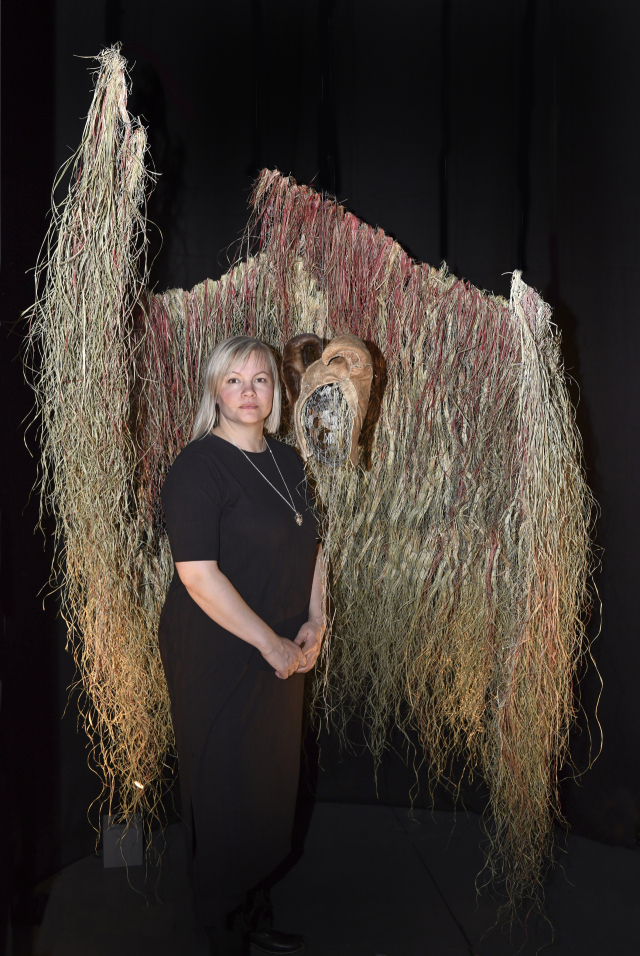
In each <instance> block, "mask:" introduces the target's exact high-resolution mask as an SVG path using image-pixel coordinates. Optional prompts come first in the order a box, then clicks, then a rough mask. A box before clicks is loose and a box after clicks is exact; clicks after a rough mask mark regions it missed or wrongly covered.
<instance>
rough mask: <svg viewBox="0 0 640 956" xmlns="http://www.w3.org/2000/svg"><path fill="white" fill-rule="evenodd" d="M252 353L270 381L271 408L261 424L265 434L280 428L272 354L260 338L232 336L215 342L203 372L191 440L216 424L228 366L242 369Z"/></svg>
mask: <svg viewBox="0 0 640 956" xmlns="http://www.w3.org/2000/svg"><path fill="white" fill-rule="evenodd" d="M253 352H259V353H260V355H261V356H263V358H264V359H265V361H266V363H267V366H268V368H269V371H270V373H271V378H272V379H273V405H272V406H271V412H270V414H269V416H268V418H267V420H266V421H265V423H264V424H265V428H266V429H267V431H268V432H271V433H274V432H277V430H278V428H279V427H280V410H281V407H282V392H281V389H280V375H279V373H278V366H277V364H276V359H275V355H274V354H273V352H272V351H271V349H270V348H269V346H268V345H266V344H265V343H264V342H261V341H260V339H253V338H251V337H250V336H248V335H233V336H232V337H231V338H229V339H224V340H223V341H222V342H218V344H217V345H216V347H215V348H214V350H213V352H212V353H211V355H210V356H209V358H208V360H207V367H206V369H205V373H204V391H203V395H202V401H201V402H200V406H199V408H198V411H197V412H196V417H195V421H194V423H193V431H192V433H191V441H195V439H196V438H202V436H203V435H208V434H209V432H211V431H213V429H214V428H215V427H216V425H217V424H218V393H219V391H220V386H221V385H222V380H223V378H224V377H225V375H226V374H227V372H228V371H229V369H230V368H231V366H232V365H235V364H236V363H237V364H238V365H239V366H240V368H243V367H244V366H245V365H246V363H247V359H248V358H249V356H250V355H251V354H252V353H253Z"/></svg>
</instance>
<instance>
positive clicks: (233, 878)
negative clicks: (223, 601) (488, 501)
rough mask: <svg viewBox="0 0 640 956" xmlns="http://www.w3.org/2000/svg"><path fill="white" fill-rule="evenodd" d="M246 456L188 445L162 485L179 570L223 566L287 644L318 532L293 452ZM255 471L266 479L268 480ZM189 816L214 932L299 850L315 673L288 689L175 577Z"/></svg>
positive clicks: (202, 907) (198, 878) (304, 596)
mask: <svg viewBox="0 0 640 956" xmlns="http://www.w3.org/2000/svg"><path fill="white" fill-rule="evenodd" d="M267 441H268V443H269V447H270V449H271V451H272V452H273V455H274V456H275V459H276V461H277V463H278V466H279V467H280V471H281V472H282V476H283V478H284V480H285V482H286V485H287V487H288V488H289V490H290V492H291V494H292V496H293V500H294V504H295V506H296V508H297V510H298V511H299V512H300V513H301V514H302V515H303V522H302V525H301V526H298V524H297V523H296V521H295V515H294V512H293V510H292V508H291V506H290V505H289V504H288V503H286V502H285V501H283V499H282V498H280V497H279V495H278V494H276V492H275V491H274V489H273V488H271V487H270V486H269V484H268V483H267V482H266V481H265V479H264V478H263V477H262V475H264V476H265V477H266V478H268V479H269V481H270V482H271V483H272V484H273V485H274V486H275V488H277V489H278V490H279V491H280V492H281V493H282V494H283V495H284V497H285V498H287V500H288V495H287V492H286V489H285V488H284V487H283V483H282V478H281V477H280V475H279V473H278V470H277V468H276V466H275V464H274V460H273V458H272V456H271V454H270V453H269V451H268V450H266V451H264V452H258V453H247V455H248V458H249V459H250V460H247V458H245V456H244V455H243V454H242V452H241V451H240V450H239V449H238V448H237V447H236V446H234V445H232V444H231V443H230V442H227V441H225V440H224V439H222V438H219V437H218V436H216V435H207V436H205V437H203V438H201V439H197V440H195V441H192V442H190V443H189V444H188V445H187V446H186V448H185V449H184V450H183V451H182V452H181V453H180V454H179V455H178V457H177V458H176V460H175V462H174V464H173V466H172V467H171V469H170V470H169V472H168V474H167V477H166V479H165V482H164V485H163V488H162V506H163V510H164V515H165V521H166V526H167V531H168V535H169V543H170V545H171V552H172V555H173V559H174V561H211V560H217V561H218V566H219V568H220V570H221V571H222V572H223V573H224V574H225V575H226V576H227V577H228V578H229V580H230V581H231V583H232V584H233V585H234V587H235V588H236V589H237V591H238V592H239V593H240V595H241V596H242V597H243V598H244V600H245V601H246V602H247V604H248V605H249V607H250V608H252V610H254V611H255V612H256V614H258V615H259V616H260V617H261V618H262V619H263V620H264V621H265V622H266V623H267V624H268V625H269V626H270V627H271V628H272V629H273V630H274V631H275V632H276V634H279V635H280V636H281V637H287V638H289V639H290V640H293V639H294V638H295V637H296V635H297V633H298V630H299V629H300V627H301V625H302V624H303V623H304V622H305V621H306V620H308V614H309V599H310V595H311V584H312V581H313V571H314V564H315V557H316V550H317V546H318V526H317V519H316V516H315V512H314V508H313V502H312V499H311V497H310V494H309V490H308V487H307V483H306V479H305V475H304V469H303V466H302V463H301V461H300V459H299V458H298V455H297V454H296V452H295V451H294V449H293V448H290V447H289V446H288V445H285V444H283V443H281V442H278V441H275V440H274V439H272V438H269V439H267ZM254 464H255V466H256V467H257V469H259V471H260V472H261V473H262V475H261V474H259V473H258V471H257V470H256V468H254ZM159 639H160V652H161V656H162V663H163V665H164V670H165V674H166V677H167V684H168V688H169V696H170V699H171V714H172V719H173V726H174V730H175V736H176V745H177V750H178V760H179V773H180V789H181V795H182V806H183V814H184V817H185V819H186V821H187V823H188V825H189V826H190V828H191V832H192V836H193V848H194V857H193V863H194V874H195V882H196V903H197V907H198V910H199V919H200V921H201V922H202V923H203V924H205V925H208V924H214V923H216V922H217V921H218V920H219V919H220V918H221V916H222V914H224V913H225V912H229V911H230V910H232V909H233V908H235V907H236V906H237V905H239V904H240V903H242V902H243V898H244V895H245V894H246V891H247V890H248V889H250V888H251V887H252V886H254V885H255V884H256V883H258V882H259V881H260V880H261V879H263V878H264V877H266V876H267V875H268V874H269V873H270V872H271V870H272V869H273V868H274V867H275V866H276V865H277V864H278V863H279V862H280V861H281V860H282V859H283V858H284V857H285V856H286V855H287V853H288V852H289V849H290V839H291V829H292V823H293V813H294V808H295V800H296V791H297V786H298V773H299V761H300V736H301V725H302V697H303V687H304V675H302V674H300V675H297V674H294V675H293V676H292V677H289V678H288V679H287V680H280V679H279V678H277V677H276V676H275V672H274V670H273V668H272V667H271V666H270V665H269V664H268V663H267V662H266V661H265V660H264V658H263V657H262V655H261V654H260V652H259V651H258V650H257V649H256V648H254V647H253V646H252V645H251V644H247V643H246V642H245V641H242V640H240V638H238V637H236V636H235V635H233V634H231V633H230V632H229V631H226V630H225V629H224V628H222V627H220V626H219V625H218V624H216V623H215V622H214V621H213V620H211V618H210V617H208V615H207V614H205V612H204V611H203V610H201V608H200V607H199V606H198V605H197V604H196V603H195V601H193V599H192V598H191V597H190V596H189V594H188V592H187V590H186V588H185V587H184V585H183V584H182V582H181V581H180V578H179V577H178V575H177V573H174V576H173V580H172V582H171V586H170V588H169V592H168V595H167V599H166V601H165V604H164V607H163V610H162V614H161V617H160V629H159Z"/></svg>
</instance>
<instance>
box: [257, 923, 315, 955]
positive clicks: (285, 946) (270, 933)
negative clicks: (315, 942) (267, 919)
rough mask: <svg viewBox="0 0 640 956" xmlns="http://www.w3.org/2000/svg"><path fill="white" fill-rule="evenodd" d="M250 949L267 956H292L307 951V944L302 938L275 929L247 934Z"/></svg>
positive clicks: (265, 929)
mask: <svg viewBox="0 0 640 956" xmlns="http://www.w3.org/2000/svg"><path fill="white" fill-rule="evenodd" d="M247 936H248V939H249V942H250V943H251V947H252V949H255V950H257V951H258V952H259V953H268V954H269V956H293V954H294V953H296V954H302V953H306V951H307V944H306V943H305V941H304V938H303V937H302V936H297V935H296V934H295V933H281V932H280V931H279V930H277V929H268V928H266V927H265V928H264V929H259V930H253V931H252V932H250V933H248V934H247Z"/></svg>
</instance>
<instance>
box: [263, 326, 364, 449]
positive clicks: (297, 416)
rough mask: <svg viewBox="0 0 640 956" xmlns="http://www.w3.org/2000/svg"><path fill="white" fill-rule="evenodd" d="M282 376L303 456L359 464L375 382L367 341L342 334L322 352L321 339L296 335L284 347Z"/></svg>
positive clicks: (307, 335) (314, 336)
mask: <svg viewBox="0 0 640 956" xmlns="http://www.w3.org/2000/svg"><path fill="white" fill-rule="evenodd" d="M282 371H283V377H284V381H285V385H286V388H287V394H288V396H289V401H290V402H291V404H292V405H293V423H294V428H295V432H296V437H297V439H298V445H299V448H300V452H301V454H302V457H303V458H304V459H305V460H306V459H307V458H309V456H310V455H313V456H314V458H316V459H317V460H318V461H320V462H323V463H324V464H331V465H341V464H343V463H344V462H345V461H346V459H347V458H349V460H350V461H351V463H352V465H354V466H355V465H357V464H358V441H359V438H360V432H361V430H362V423H363V422H364V419H365V416H366V414H367V408H368V407H369V397H370V394H371V381H372V377H373V365H372V361H371V355H370V353H369V350H368V349H367V347H366V345H365V344H364V342H363V341H362V340H361V339H359V338H357V336H355V335H350V334H347V335H338V336H336V338H335V339H332V340H331V341H330V342H329V344H328V345H327V346H326V348H324V349H323V347H322V340H321V339H320V338H318V336H317V335H310V334H305V335H297V336H296V337H295V338H293V339H291V341H289V342H288V343H287V345H286V346H285V350H284V356H283V370H282Z"/></svg>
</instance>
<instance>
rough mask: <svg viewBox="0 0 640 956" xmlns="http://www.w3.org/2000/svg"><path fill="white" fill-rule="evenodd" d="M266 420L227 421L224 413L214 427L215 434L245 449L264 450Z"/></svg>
mask: <svg viewBox="0 0 640 956" xmlns="http://www.w3.org/2000/svg"><path fill="white" fill-rule="evenodd" d="M263 429H264V422H252V423H251V424H246V425H245V424H243V423H240V422H230V421H227V419H226V418H224V417H223V416H222V415H221V416H220V418H219V421H218V424H217V425H216V427H215V428H214V429H213V434H214V435H217V436H218V438H222V439H224V440H225V441H228V442H231V443H232V444H234V445H237V446H238V447H239V448H242V450H243V451H264V450H265V439H264V433H263Z"/></svg>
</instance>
